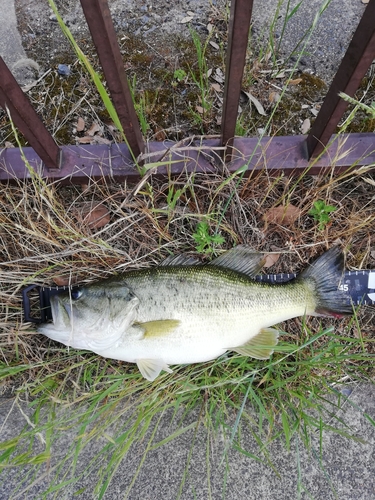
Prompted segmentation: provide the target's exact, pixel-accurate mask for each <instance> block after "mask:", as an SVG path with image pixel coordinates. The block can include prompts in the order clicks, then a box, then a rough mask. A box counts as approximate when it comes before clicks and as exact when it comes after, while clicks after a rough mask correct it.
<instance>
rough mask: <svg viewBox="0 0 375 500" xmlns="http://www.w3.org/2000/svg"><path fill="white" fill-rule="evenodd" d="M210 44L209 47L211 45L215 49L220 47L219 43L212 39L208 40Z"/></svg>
mask: <svg viewBox="0 0 375 500" xmlns="http://www.w3.org/2000/svg"><path fill="white" fill-rule="evenodd" d="M210 45H211V47H213V48H214V49H216V50H219V49H220V47H219V45H218V44H217V43H216V42H213V41H212V40H211V41H210Z"/></svg>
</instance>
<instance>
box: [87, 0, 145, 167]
mask: <svg viewBox="0 0 375 500" xmlns="http://www.w3.org/2000/svg"><path fill="white" fill-rule="evenodd" d="M81 5H82V9H83V12H84V14H85V17H86V21H87V24H88V26H89V29H90V32H91V36H92V39H93V42H94V44H95V47H96V50H97V52H98V56H99V60H100V64H101V66H102V68H103V72H104V75H105V79H106V81H107V84H108V88H109V91H110V93H111V97H112V101H113V104H114V106H115V108H116V111H117V114H118V117H119V119H120V122H121V125H122V127H123V129H124V133H125V136H126V139H127V141H128V144H129V147H130V149H131V151H132V153H133V156H134V157H135V158H136V157H137V156H138V155H139V154H140V153H142V152H143V151H144V142H143V138H142V133H141V129H140V126H139V121H138V117H137V114H136V112H135V109H134V105H133V100H132V96H131V93H130V89H129V85H128V81H127V78H126V74H125V70H124V65H123V61H122V56H121V52H120V47H119V45H118V42H117V36H116V32H115V29H114V26H113V22H112V18H111V13H110V10H109V7H108V2H107V0H81Z"/></svg>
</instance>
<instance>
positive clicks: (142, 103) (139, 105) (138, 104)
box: [129, 75, 150, 136]
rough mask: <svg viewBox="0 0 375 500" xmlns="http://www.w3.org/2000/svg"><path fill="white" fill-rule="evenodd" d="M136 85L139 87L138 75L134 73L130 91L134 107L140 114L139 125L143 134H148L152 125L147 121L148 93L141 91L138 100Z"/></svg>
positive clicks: (138, 114)
mask: <svg viewBox="0 0 375 500" xmlns="http://www.w3.org/2000/svg"><path fill="white" fill-rule="evenodd" d="M136 87H137V76H136V75H134V76H133V80H132V81H131V82H130V85H129V88H130V93H131V95H132V99H133V104H134V108H135V111H136V113H137V116H138V120H139V125H140V127H141V130H142V134H143V135H144V136H146V134H147V131H148V130H149V129H150V125H149V123H148V121H147V110H146V108H147V103H146V95H145V93H144V92H140V93H139V97H138V100H136Z"/></svg>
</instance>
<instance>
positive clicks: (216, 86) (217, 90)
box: [211, 83, 221, 92]
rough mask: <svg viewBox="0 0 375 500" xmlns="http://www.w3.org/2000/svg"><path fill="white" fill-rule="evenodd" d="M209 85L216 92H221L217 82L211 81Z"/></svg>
mask: <svg viewBox="0 0 375 500" xmlns="http://www.w3.org/2000/svg"><path fill="white" fill-rule="evenodd" d="M211 87H212V88H213V89H214V90H215V91H216V92H221V86H220V85H219V84H218V83H212V84H211Z"/></svg>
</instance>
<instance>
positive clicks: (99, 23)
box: [0, 0, 375, 183]
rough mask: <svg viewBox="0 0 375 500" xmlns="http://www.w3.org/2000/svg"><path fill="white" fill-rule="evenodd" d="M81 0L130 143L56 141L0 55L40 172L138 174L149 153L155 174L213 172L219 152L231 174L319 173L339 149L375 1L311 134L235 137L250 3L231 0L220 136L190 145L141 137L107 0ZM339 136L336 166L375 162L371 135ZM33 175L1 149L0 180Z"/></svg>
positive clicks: (369, 57)
mask: <svg viewBox="0 0 375 500" xmlns="http://www.w3.org/2000/svg"><path fill="white" fill-rule="evenodd" d="M80 1H81V5H82V8H83V11H84V14H85V17H86V20H87V24H88V26H89V29H90V32H91V36H92V38H93V41H94V44H95V47H96V50H97V52H98V56H99V60H100V63H101V66H102V68H103V72H104V75H105V79H106V82H107V85H108V89H109V91H110V94H111V98H112V101H113V104H114V106H115V108H116V111H117V114H118V116H119V119H120V122H121V125H122V127H123V130H124V133H125V136H126V139H127V144H112V145H111V146H106V145H105V146H104V145H91V146H88V145H87V146H84V147H83V146H73V145H70V146H69V145H68V146H62V147H59V146H58V145H57V144H56V142H55V141H54V139H53V137H52V136H51V134H50V133H49V132H48V130H47V129H46V127H45V126H44V124H43V123H42V121H41V120H40V118H39V117H38V115H37V114H36V112H35V110H34V109H33V107H32V106H31V104H30V102H29V100H28V98H27V97H26V96H25V94H24V93H23V91H22V89H21V88H20V87H19V85H18V83H17V82H16V80H15V79H14V77H13V75H12V74H11V72H10V71H9V69H8V68H7V66H6V65H5V63H4V61H3V60H2V58H1V57H0V105H1V106H2V107H3V108H8V110H9V113H10V115H11V117H12V120H13V122H14V124H15V125H16V126H17V127H18V129H19V130H20V131H21V132H22V133H23V135H24V136H25V138H26V140H27V141H28V143H29V144H30V146H31V147H25V148H23V154H24V157H25V158H26V160H27V161H28V163H29V165H30V166H31V168H33V169H35V171H37V172H38V173H39V174H41V175H42V176H43V177H44V178H47V179H54V180H59V181H62V182H66V183H72V182H73V183H81V182H86V181H87V178H88V177H91V178H95V179H97V178H100V177H103V176H105V177H109V178H113V179H115V180H123V179H125V178H127V179H129V180H137V179H139V177H140V170H139V168H137V167H136V163H135V161H134V158H142V161H145V162H146V163H147V159H149V161H151V162H153V163H155V162H158V161H159V162H160V161H161V160H162V163H163V166H159V167H157V168H155V169H154V170H153V173H154V175H158V176H164V175H166V174H167V173H169V174H170V175H178V174H179V173H181V172H183V171H185V172H188V173H189V172H209V171H210V172H211V171H215V170H216V169H217V168H218V167H217V165H218V162H217V161H215V159H218V158H219V157H220V158H222V159H223V160H224V161H225V162H226V164H227V169H228V171H229V172H235V171H237V170H238V169H243V170H242V171H243V172H244V174H245V175H249V174H250V173H251V172H252V171H253V170H260V169H264V168H267V169H268V170H269V171H284V172H285V173H287V174H292V173H301V172H302V171H306V170H308V171H309V173H311V174H317V173H319V172H321V171H322V169H329V168H330V166H331V164H330V161H331V160H330V159H331V158H332V157H335V153H336V151H337V148H338V147H339V146H338V143H337V141H332V138H333V132H334V131H335V129H336V126H337V124H338V122H339V120H340V119H341V117H342V116H343V114H344V112H345V110H346V107H347V103H346V102H345V101H344V100H343V99H341V98H340V97H339V95H338V94H339V92H345V93H346V94H348V95H349V96H354V94H355V92H356V90H357V89H358V87H359V85H360V83H361V80H362V78H363V77H364V75H365V74H366V72H367V70H368V68H369V66H370V64H371V63H372V61H373V59H374V58H375V22H374V20H375V0H370V2H369V4H368V5H367V7H366V10H365V12H364V14H363V16H362V19H361V21H360V23H359V25H358V27H357V30H356V31H355V33H354V35H353V38H352V40H351V42H350V44H349V47H348V49H347V52H346V54H345V56H344V58H343V59H342V62H341V64H340V67H339V69H338V71H337V73H336V75H335V77H334V79H333V82H332V84H331V86H330V88H329V90H328V93H327V95H326V98H325V100H324V103H323V105H322V107H321V109H320V111H319V114H318V115H317V117H316V120H315V122H314V123H313V126H312V128H311V131H310V133H309V135H307V136H301V135H300V136H298V135H297V136H284V137H279V136H276V137H263V138H261V139H258V138H242V137H241V138H240V137H235V127H236V120H237V110H238V104H239V99H240V92H241V80H242V76H243V71H244V65H245V56H246V48H247V43H248V35H249V29H250V21H251V13H252V6H253V2H252V0H232V2H231V12H230V22H229V33H228V48H227V61H226V69H225V87H224V101H223V117H222V131H221V137H220V138H218V139H203V138H200V139H199V141H198V142H195V143H194V145H193V147H192V144H191V143H189V139H187V140H186V141H185V142H184V141H180V142H179V143H173V142H169V141H168V142H163V143H160V142H147V144H145V143H144V141H143V138H142V134H141V130H140V126H139V123H138V119H137V115H136V112H135V109H134V106H133V102H132V97H131V93H130V90H129V87H128V83H127V79H126V75H125V71H124V66H123V61H122V56H121V53H120V48H119V45H118V42H117V38H116V33H115V29H114V26H113V23H112V19H111V15H110V11H109V7H108V3H107V0H80ZM342 137H343V139H344V140H345V141H346V142H345V149H346V150H347V151H348V153H347V154H346V155H341V156H342V157H341V159H338V160H336V162H335V169H336V171H340V170H345V169H347V168H348V167H350V166H352V165H356V166H362V165H371V164H374V163H375V137H374V135H373V134H371V133H366V134H342ZM329 144H331V145H329ZM31 174H32V173H31V172H30V171H29V169H27V168H26V166H25V160H24V158H23V157H22V154H21V151H20V150H19V149H18V148H9V149H8V148H4V149H0V180H2V181H9V180H12V179H27V178H29V177H30V176H31Z"/></svg>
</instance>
